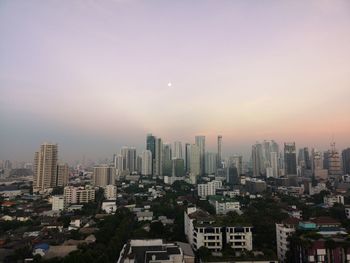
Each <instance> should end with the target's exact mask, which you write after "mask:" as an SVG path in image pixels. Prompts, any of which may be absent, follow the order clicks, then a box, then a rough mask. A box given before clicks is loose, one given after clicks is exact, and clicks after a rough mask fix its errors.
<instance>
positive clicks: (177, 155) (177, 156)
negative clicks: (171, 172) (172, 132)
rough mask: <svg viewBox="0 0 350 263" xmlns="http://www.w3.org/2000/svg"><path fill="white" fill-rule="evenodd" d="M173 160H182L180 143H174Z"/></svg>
mask: <svg viewBox="0 0 350 263" xmlns="http://www.w3.org/2000/svg"><path fill="white" fill-rule="evenodd" d="M173 159H183V157H182V144H181V142H174V151H173Z"/></svg>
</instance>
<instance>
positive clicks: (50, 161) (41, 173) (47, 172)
mask: <svg viewBox="0 0 350 263" xmlns="http://www.w3.org/2000/svg"><path fill="white" fill-rule="evenodd" d="M57 158H58V146H57V144H49V143H44V144H42V145H41V147H40V151H39V152H36V153H35V156H34V177H33V191H35V192H37V191H45V190H46V189H48V188H52V187H55V186H57Z"/></svg>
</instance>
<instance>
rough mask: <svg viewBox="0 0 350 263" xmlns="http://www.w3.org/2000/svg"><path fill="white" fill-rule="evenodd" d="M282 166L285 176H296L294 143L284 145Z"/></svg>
mask: <svg viewBox="0 0 350 263" xmlns="http://www.w3.org/2000/svg"><path fill="white" fill-rule="evenodd" d="M284 164H285V173H286V175H290V174H297V156H296V149H295V142H292V143H284Z"/></svg>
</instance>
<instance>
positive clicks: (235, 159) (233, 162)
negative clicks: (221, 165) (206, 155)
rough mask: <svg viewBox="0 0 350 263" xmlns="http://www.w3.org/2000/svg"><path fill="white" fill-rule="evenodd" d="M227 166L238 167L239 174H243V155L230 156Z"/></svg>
mask: <svg viewBox="0 0 350 263" xmlns="http://www.w3.org/2000/svg"><path fill="white" fill-rule="evenodd" d="M227 167H228V168H230V167H236V169H237V175H238V176H240V175H242V174H243V157H242V156H241V155H233V156H230V157H229V158H228V163H227Z"/></svg>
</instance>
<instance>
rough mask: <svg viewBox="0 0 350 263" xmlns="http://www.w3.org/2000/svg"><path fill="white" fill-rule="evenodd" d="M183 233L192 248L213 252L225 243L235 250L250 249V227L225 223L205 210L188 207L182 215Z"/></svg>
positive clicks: (221, 247) (251, 243)
mask: <svg viewBox="0 0 350 263" xmlns="http://www.w3.org/2000/svg"><path fill="white" fill-rule="evenodd" d="M184 224H185V235H186V237H187V240H188V242H189V243H190V244H191V246H192V247H193V249H194V250H198V249H199V248H200V247H206V248H208V249H210V250H211V251H213V252H218V251H221V250H222V249H223V247H224V245H225V244H229V245H230V246H231V247H232V248H233V249H235V250H237V251H238V250H252V249H253V240H252V227H251V226H249V225H246V226H243V225H227V223H226V224H225V223H223V222H221V221H220V219H219V218H217V217H213V216H210V215H209V214H208V213H207V212H206V211H203V210H201V209H197V208H196V207H188V208H187V211H185V215H184Z"/></svg>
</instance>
